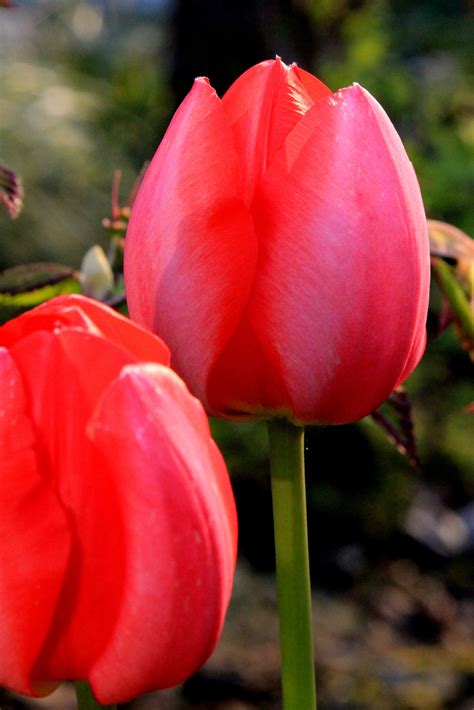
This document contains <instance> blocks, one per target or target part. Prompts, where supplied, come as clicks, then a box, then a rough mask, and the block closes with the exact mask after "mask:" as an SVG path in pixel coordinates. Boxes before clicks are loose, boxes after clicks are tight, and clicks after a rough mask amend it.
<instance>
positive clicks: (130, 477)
mask: <svg viewBox="0 0 474 710" xmlns="http://www.w3.org/2000/svg"><path fill="white" fill-rule="evenodd" d="M144 360H150V361H153V362H152V363H151V362H150V363H148V364H143V361H144ZM167 362H168V350H167V348H166V346H165V345H164V344H163V343H162V342H161V341H160V340H159V339H158V338H156V337H155V336H153V335H152V334H151V333H147V332H145V331H143V330H142V329H141V328H139V327H138V326H136V325H134V324H133V323H131V322H130V321H128V320H127V319H126V318H124V317H122V316H120V315H118V314H116V313H114V312H113V311H112V310H111V309H109V308H107V307H106V306H103V305H101V304H98V303H97V302H94V301H91V300H89V299H86V298H84V297H81V296H64V297H59V298H57V299H53V300H52V301H50V302H48V303H46V304H44V305H42V306H40V307H38V308H36V309H34V310H33V311H30V312H28V313H27V314H25V315H23V316H21V317H20V318H17V319H15V320H13V321H10V322H9V323H7V324H6V325H4V326H3V327H2V328H0V382H1V387H0V449H1V459H0V482H1V484H0V485H1V494H0V507H1V511H0V570H1V574H0V685H2V686H4V687H7V688H10V689H12V690H15V691H17V692H19V693H23V694H26V695H38V694H39V695H41V694H45V693H47V692H50V691H51V690H53V689H54V687H55V685H57V683H58V682H60V681H61V680H64V679H71V680H88V681H89V682H90V684H91V686H92V689H93V691H94V694H95V696H96V697H97V699H98V700H99V701H100V702H102V703H116V702H125V701H127V700H129V699H131V698H133V697H135V696H137V695H140V694H142V693H144V692H146V691H149V690H153V689H155V688H162V687H168V686H170V685H174V684H176V683H178V682H180V681H181V680H183V679H184V678H186V677H187V676H188V675H190V674H191V673H192V672H193V671H194V670H196V669H197V668H198V667H199V666H200V665H201V664H202V663H203V662H204V661H205V660H206V658H207V657H208V656H209V654H210V653H211V651H212V650H213V648H214V645H215V643H216V641H217V638H218V635H219V632H220V629H221V627H222V623H223V617H224V613H225V610H226V606H227V603H228V601H229V596H230V591H231V585H232V575H233V569H234V563H235V545H236V517H235V509H234V501H233V497H232V492H231V488H230V484H229V479H228V476H227V473H226V469H225V465H224V463H223V460H222V457H221V456H220V454H219V452H218V450H217V447H216V446H215V444H214V442H213V441H212V439H211V437H210V433H209V427H208V424H207V419H206V416H205V413H204V411H203V409H202V406H201V405H200V403H199V402H198V401H197V400H196V399H194V397H192V396H191V395H190V394H189V392H188V390H187V389H186V387H185V385H184V384H183V382H181V380H180V379H179V378H178V376H177V375H175V374H174V373H173V372H172V371H171V370H170V369H169V368H168V367H166V365H167Z"/></svg>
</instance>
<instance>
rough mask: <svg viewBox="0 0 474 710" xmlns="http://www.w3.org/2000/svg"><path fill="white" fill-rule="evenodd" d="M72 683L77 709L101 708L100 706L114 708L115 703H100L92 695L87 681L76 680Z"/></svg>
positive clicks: (97, 709) (93, 709)
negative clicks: (74, 689)
mask: <svg viewBox="0 0 474 710" xmlns="http://www.w3.org/2000/svg"><path fill="white" fill-rule="evenodd" d="M74 685H75V688H76V696H77V710H101V709H102V708H108V710H116V708H117V706H116V705H100V704H99V703H98V702H97V700H96V699H95V698H94V696H93V695H92V691H91V689H90V686H89V683H86V682H85V681H82V680H77V681H76V682H75V683H74Z"/></svg>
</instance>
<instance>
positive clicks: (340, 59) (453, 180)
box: [0, 0, 474, 567]
mask: <svg viewBox="0 0 474 710" xmlns="http://www.w3.org/2000/svg"><path fill="white" fill-rule="evenodd" d="M18 5H19V7H18V8H17V9H15V10H12V11H9V12H8V13H7V12H2V14H1V15H0V85H1V91H0V115H1V131H2V135H1V149H0V157H1V158H2V160H3V161H5V162H6V163H7V164H8V165H9V166H10V167H12V168H13V169H15V170H16V171H17V172H18V173H19V174H20V175H21V176H22V179H23V184H24V188H25V206H24V210H23V213H22V214H21V216H20V218H19V219H18V220H17V221H15V222H12V221H10V220H9V219H8V217H7V215H6V214H4V213H2V214H1V215H0V231H1V239H0V267H1V268H6V267H8V266H13V265H18V264H21V263H25V262H31V261H58V262H60V263H63V264H69V265H71V266H72V267H74V268H77V267H78V266H79V264H80V261H81V259H82V256H83V254H84V252H85V251H86V250H87V248H89V247H90V246H91V245H92V244H94V243H102V244H103V245H104V246H106V245H107V243H108V235H107V234H106V233H105V232H104V231H103V229H102V228H101V220H102V218H103V217H105V216H107V215H109V214H110V189H111V184H112V175H113V171H114V170H115V169H116V168H120V169H121V170H122V172H123V193H124V194H123V198H124V200H123V201H125V197H126V194H127V192H128V190H129V189H130V187H131V186H132V184H133V181H134V178H135V176H136V175H137V173H138V171H139V170H140V168H141V166H142V164H143V162H144V161H145V160H148V159H150V158H151V157H152V154H153V152H154V149H155V147H156V145H157V144H158V142H159V140H160V138H161V136H162V135H163V132H164V130H165V128H166V125H167V122H168V120H169V118H170V117H171V115H172V112H173V110H174V108H175V105H176V103H177V102H179V101H180V100H181V99H182V96H175V95H174V94H173V91H172V85H173V83H172V79H173V72H174V71H175V70H176V67H177V66H181V68H182V64H183V61H184V59H183V56H180V55H179V54H177V53H176V52H175V51H174V50H173V47H174V46H178V45H179V43H178V44H177V40H178V39H179V38H178V37H177V35H176V32H177V31H178V30H177V29H176V27H173V15H172V12H173V9H174V8H175V7H176V6H177V5H179V3H172V2H168V3H165V2H155V3H152V2H149V3H139V2H133V1H132V0H130V1H129V2H114V0H109V2H107V3H105V2H98V1H93V0H75V1H74V2H69V3H64V2H62V1H61V0H42V1H41V2H36V3H32V4H27V3H18ZM181 5H182V3H181ZM201 5H202V6H204V5H205V3H201ZM257 5H258V7H259V8H260V10H261V13H260V14H261V18H263V19H262V23H261V27H260V28H259V33H260V35H261V36H262V38H263V39H262V42H263V44H262V47H261V52H262V56H261V59H263V58H265V57H266V56H272V55H273V54H275V53H279V54H280V55H281V56H282V57H283V59H284V60H286V61H288V62H289V61H292V60H293V59H298V57H299V56H303V55H304V56H307V55H308V37H311V38H312V44H310V49H309V54H310V55H311V56H310V59H309V62H308V65H307V66H305V68H306V69H308V70H311V71H314V73H316V74H317V75H318V76H320V77H321V78H322V79H323V80H324V81H325V82H326V83H327V84H328V85H329V86H330V87H331V88H333V89H337V88H339V87H341V86H345V85H347V84H350V83H352V82H353V81H357V82H359V83H361V84H362V85H364V86H365V87H366V88H367V89H368V90H369V91H370V92H371V93H373V94H374V95H375V96H376V98H377V99H379V100H380V102H381V103H382V104H383V106H384V107H385V109H386V110H387V112H388V113H389V115H390V116H391V118H392V120H393V121H394V123H395V124H396V126H397V128H398V129H399V131H400V134H401V135H402V138H403V140H404V142H405V145H406V147H407V150H408V152H409V154H410V156H411V158H412V160H413V162H414V164H415V167H416V170H417V173H418V176H419V179H420V182H421V186H422V191H423V195H424V200H425V204H426V209H427V212H428V214H429V215H430V216H431V217H435V218H438V219H443V220H445V221H448V222H451V223H453V224H455V225H457V226H459V227H461V228H463V229H464V230H465V231H466V232H468V233H470V234H474V210H473V206H472V195H473V188H474V81H473V79H474V54H473V52H472V47H473V46H474V21H473V9H472V5H470V4H469V3H467V2H461V1H457V2H451V1H449V0H437V2H428V1H423V0H416V1H415V2H409V1H408V0H402V1H401V2H395V0H392V1H389V0H358V1H357V2H356V1H353V0H318V1H317V2H316V1H314V2H312V1H309V0H299V2H296V0H295V1H294V2H289V1H288V2H286V3H283V2H282V3H277V2H269V3H264V2H260V3H257ZM182 6H183V5H182ZM183 7H184V6H183ZM146 8H147V9H146ZM188 8H189V6H188ZM273 11H274V15H272V12H273ZM208 12H209V13H210V14H209V16H212V12H213V9H212V4H211V3H210V4H209V7H208ZM220 12H221V14H222V13H223V12H224V10H223V9H222V8H220ZM253 16H254V15H252V17H253ZM296 16H297V19H298V22H297V23H292V21H293V20H294V19H295V17H296ZM224 19H225V18H224ZM234 20H235V15H234V16H233V15H232V12H231V11H230V10H229V17H228V26H227V27H225V26H223V25H219V27H218V29H217V31H218V32H219V33H221V35H222V33H225V32H228V33H230V34H231V33H232V32H233V31H236V30H235V26H234V25H233V24H232V23H233V22H234ZM303 26H304V28H305V31H304V36H305V40H304V41H305V46H304V48H303V45H302V44H301V53H300V54H299V47H300V45H299V44H298V42H299V39H298V34H296V35H293V36H290V35H291V32H290V30H291V28H292V27H297V28H300V31H301V28H302V27H303ZM239 27H240V25H239ZM205 31H206V28H205V27H201V28H200V32H204V33H205ZM173 32H174V33H175V34H174V35H173ZM260 35H259V36H260ZM301 36H302V34H301ZM221 40H222V37H221ZM206 41H208V42H211V43H212V37H210V38H206ZM244 42H245V35H243V36H242V43H244ZM234 44H235V43H234ZM196 46H197V45H196ZM193 51H194V50H193ZM293 51H294V52H295V56H288V54H289V53H290V52H293ZM205 58H206V60H207V55H206V57H204V55H203V56H202V57H201V56H200V55H199V53H196V54H195V56H194V55H192V57H191V60H192V62H193V66H192V69H191V70H190V71H192V73H193V74H194V75H199V74H200V73H202V72H203V69H202V67H204V60H205ZM237 59H238V58H236V57H229V58H227V57H225V56H223V57H221V58H219V60H220V62H221V64H223V65H224V64H226V62H227V61H228V63H229V65H232V66H234V65H235V62H236V61H237ZM201 64H202V66H201ZM244 68H245V67H242V70H243V69H244ZM204 71H209V73H210V78H211V81H212V67H211V68H208V66H207V65H206V68H205V69H204ZM191 80H192V74H190V75H189V85H190V84H191ZM361 149H363V147H361ZM439 313H440V294H439V292H438V289H437V286H436V285H434V286H433V293H432V306H431V310H430V319H429V332H430V341H429V345H428V349H427V354H426V357H425V359H424V361H423V364H422V365H421V366H420V367H419V369H418V370H417V372H416V373H415V374H414V375H413V377H412V378H411V379H410V380H409V382H408V384H407V388H408V391H409V392H410V394H411V397H412V399H413V401H414V405H415V410H414V411H415V414H414V416H415V424H416V427H417V435H418V440H419V441H418V443H419V449H420V455H421V461H422V469H421V473H415V472H414V470H413V469H411V468H410V466H409V464H408V463H407V461H406V460H405V459H404V458H403V457H402V456H401V455H400V454H399V453H398V452H397V451H395V449H393V447H391V445H390V444H388V442H387V440H386V437H385V435H384V434H383V432H382V431H381V430H379V429H378V428H377V427H376V426H375V424H374V423H373V422H372V421H370V420H366V421H364V422H362V423H361V424H360V425H357V426H351V427H337V428H332V429H323V430H318V429H315V430H310V431H309V432H308V437H307V446H308V457H307V458H308V478H309V481H310V483H309V491H308V499H309V501H310V506H311V511H312V514H313V515H314V520H316V521H317V523H316V527H317V530H316V527H315V531H314V535H315V538H317V539H319V540H324V545H322V546H321V544H320V543H319V544H318V545H314V546H313V547H315V548H317V549H318V550H320V551H321V552H318V553H315V554H320V555H321V556H324V555H327V556H328V557H330V556H331V554H332V552H334V551H337V549H338V547H340V546H343V545H345V544H348V543H349V542H351V540H352V541H353V540H354V539H357V540H362V541H363V542H364V544H369V545H370V544H371V543H370V541H372V542H373V541H378V543H380V545H382V546H383V544H386V542H387V540H388V539H389V538H390V536H391V535H396V534H398V532H399V531H400V529H401V526H402V524H403V521H404V516H405V515H406V512H407V510H408V508H409V506H410V504H411V501H412V500H413V498H414V496H415V495H416V493H417V491H419V490H420V489H421V488H423V487H424V486H428V487H435V488H436V491H437V492H439V494H440V495H441V498H442V500H443V503H444V504H445V505H447V506H450V507H453V508H457V507H460V506H462V505H465V504H466V503H467V502H468V501H469V500H471V499H472V497H473V489H474V480H473V467H472V457H473V445H472V414H471V415H469V414H468V413H467V412H466V411H465V405H467V404H468V402H469V400H470V399H472V398H473V397H472V380H471V378H472V373H471V369H470V368H471V363H470V362H469V358H468V356H467V354H466V353H465V352H464V351H463V350H462V349H461V348H460V345H459V342H458V340H457V338H456V336H455V334H454V333H453V331H452V329H451V328H448V329H447V330H446V331H445V332H444V333H443V334H442V335H441V336H440V337H436V336H437V328H438V322H439ZM213 426H214V430H215V433H216V436H217V438H218V440H219V442H220V444H221V446H222V449H223V451H224V453H225V455H226V457H227V460H228V463H229V466H230V469H231V471H232V473H233V475H234V477H235V481H236V494H237V498H238V499H239V505H240V509H241V510H242V511H243V514H242V515H241V531H242V532H241V540H242V546H243V549H244V551H245V552H246V554H247V555H248V556H249V558H251V559H253V560H254V561H255V563H256V564H257V565H258V566H260V567H268V566H271V565H272V564H273V562H272V551H271V545H272V542H271V531H270V534H268V519H271V509H270V507H269V506H270V503H269V482H268V470H267V463H266V435H265V431H264V427H263V425H262V424H260V423H256V424H253V425H247V426H246V427H241V426H240V427H239V426H237V425H232V424H228V423H223V422H216V423H215V424H214V425H213ZM247 513H248V514H247ZM257 536H258V540H259V541H260V542H261V545H260V546H259V545H258V544H257V545H256V544H255V539H256V537H257ZM367 541H368V542H367ZM319 562H321V560H319Z"/></svg>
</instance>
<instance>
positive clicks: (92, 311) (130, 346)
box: [0, 294, 170, 365]
mask: <svg viewBox="0 0 474 710" xmlns="http://www.w3.org/2000/svg"><path fill="white" fill-rule="evenodd" d="M63 328H78V329H81V330H83V331H84V330H86V331H89V332H91V333H95V334H97V335H99V334H100V335H102V336H103V337H104V338H108V339H110V340H111V341H112V342H114V343H117V345H121V346H123V347H125V348H127V350H129V351H130V352H131V353H133V355H134V356H135V357H136V358H137V360H145V361H152V362H158V363H160V364H162V365H169V359H170V355H169V350H168V348H167V347H166V345H165V344H164V343H163V341H161V340H160V339H159V338H158V337H157V336H155V335H152V334H151V333H150V332H148V331H146V330H144V329H143V328H140V326H138V325H136V324H135V323H132V321H130V320H129V319H128V318H125V317H124V316H122V315H120V313H117V312H116V311H114V310H113V309H112V308H109V306H106V305H104V304H103V303H99V302H98V301H95V300H93V299H92V298H87V297H86V296H80V295H77V294H71V295H67V296H58V297H56V298H53V299H51V300H50V301H47V302H46V303H43V304H42V305H40V306H38V307H37V308H34V309H32V310H31V311H28V312H27V313H24V314H23V315H22V316H19V317H18V318H15V319H14V320H11V321H8V323H6V324H5V325H4V326H2V327H1V328H0V344H2V345H5V346H9V345H10V344H12V343H14V342H15V341H16V340H18V339H19V338H21V337H25V336H26V335H28V334H29V333H33V332H35V331H37V330H41V329H43V330H46V331H57V330H58V329H63Z"/></svg>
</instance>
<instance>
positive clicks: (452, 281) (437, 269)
mask: <svg viewBox="0 0 474 710" xmlns="http://www.w3.org/2000/svg"><path fill="white" fill-rule="evenodd" d="M432 267H433V272H434V275H435V277H436V280H437V282H438V285H439V287H440V289H441V292H442V293H443V296H444V297H445V298H446V300H447V302H448V304H449V308H450V311H451V313H452V315H453V318H454V320H455V322H456V324H457V326H458V328H459V330H460V331H461V341H462V343H463V345H464V346H465V347H466V349H467V350H468V351H472V350H474V309H473V303H472V302H469V300H468V297H467V295H466V294H465V292H464V290H463V288H462V285H461V283H460V282H459V279H458V278H457V277H456V273H455V271H454V269H453V268H452V267H451V266H449V264H447V263H446V262H445V261H443V260H442V259H436V258H433V259H432Z"/></svg>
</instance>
